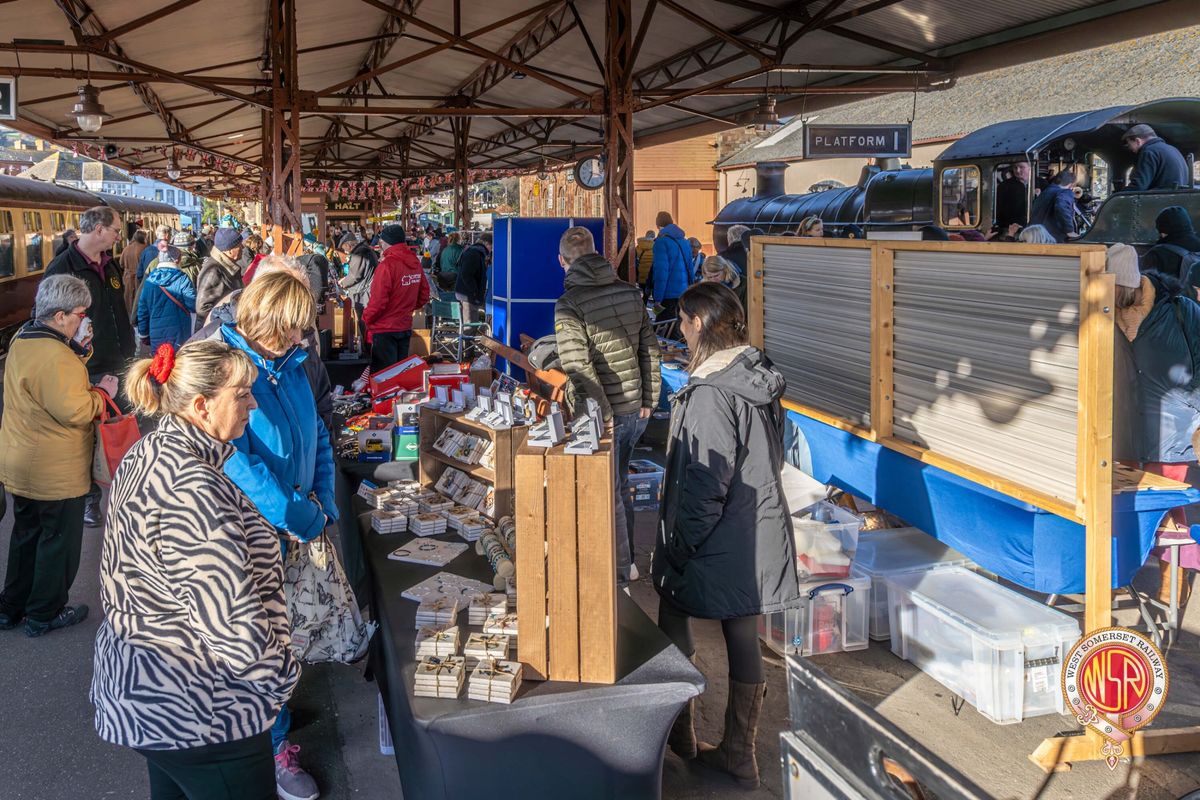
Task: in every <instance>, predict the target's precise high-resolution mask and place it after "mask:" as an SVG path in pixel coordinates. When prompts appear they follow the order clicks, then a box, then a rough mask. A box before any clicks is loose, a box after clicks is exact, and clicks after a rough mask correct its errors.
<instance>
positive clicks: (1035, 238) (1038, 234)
mask: <svg viewBox="0 0 1200 800" xmlns="http://www.w3.org/2000/svg"><path fill="white" fill-rule="evenodd" d="M1017 241H1018V242H1025V243H1026V244H1058V240H1057V239H1055V238H1054V237H1053V236H1052V235H1050V231H1048V230H1046V227H1045V226H1044V225H1029V226H1028V227H1026V228H1025V229H1024V230H1022V231H1021V233H1020V234H1018V235H1017Z"/></svg>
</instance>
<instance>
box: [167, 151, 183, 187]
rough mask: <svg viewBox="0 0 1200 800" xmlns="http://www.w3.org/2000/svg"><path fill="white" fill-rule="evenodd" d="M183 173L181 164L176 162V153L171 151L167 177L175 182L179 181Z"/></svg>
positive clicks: (168, 159)
mask: <svg viewBox="0 0 1200 800" xmlns="http://www.w3.org/2000/svg"><path fill="white" fill-rule="evenodd" d="M182 174H183V171H182V170H180V169H179V162H178V161H176V160H175V151H174V150H172V151H171V155H169V156H167V177H168V178H170V179H171V180H173V181H177V180H179V176H180V175H182Z"/></svg>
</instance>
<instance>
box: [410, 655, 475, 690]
mask: <svg viewBox="0 0 1200 800" xmlns="http://www.w3.org/2000/svg"><path fill="white" fill-rule="evenodd" d="M466 672H467V669H466V659H464V658H463V657H462V656H447V657H441V656H430V657H429V658H426V659H424V660H423V661H421V663H420V664H418V665H417V671H416V675H415V676H414V677H413V695H415V696H416V697H437V698H444V699H454V698H457V697H458V696H459V695H460V694H462V688H463V679H464V677H465V676H466Z"/></svg>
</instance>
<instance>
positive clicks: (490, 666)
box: [467, 658, 523, 704]
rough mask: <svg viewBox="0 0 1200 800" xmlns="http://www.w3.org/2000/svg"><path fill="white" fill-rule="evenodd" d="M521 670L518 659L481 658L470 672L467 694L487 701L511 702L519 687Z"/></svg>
mask: <svg viewBox="0 0 1200 800" xmlns="http://www.w3.org/2000/svg"><path fill="white" fill-rule="evenodd" d="M522 670H523V667H522V665H521V662H519V661H499V660H497V659H493V658H486V659H482V660H481V661H480V662H479V664H478V665H477V666H476V667H475V669H474V670H473V671H472V672H471V681H470V685H469V686H468V687H467V696H468V697H469V698H470V699H472V700H483V701H485V702H488V703H506V704H507V703H511V702H512V701H513V700H514V699H515V698H516V696H517V692H518V690H520V688H521V676H522Z"/></svg>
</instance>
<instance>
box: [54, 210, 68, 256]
mask: <svg viewBox="0 0 1200 800" xmlns="http://www.w3.org/2000/svg"><path fill="white" fill-rule="evenodd" d="M68 227H69V226H68V225H67V215H66V214H63V213H61V212H58V211H51V212H50V230H52V231H53V232H54V242H53V250H52V251H51V252H53V253H57V252H58V248H59V246H60V245H61V244H62V237H63V234H64V233H66V231H67V228H68Z"/></svg>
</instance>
